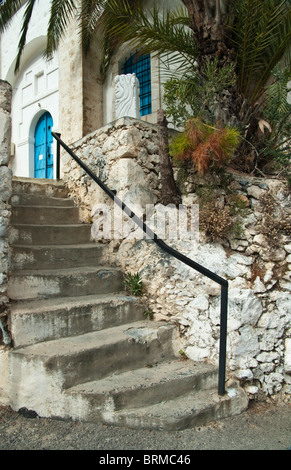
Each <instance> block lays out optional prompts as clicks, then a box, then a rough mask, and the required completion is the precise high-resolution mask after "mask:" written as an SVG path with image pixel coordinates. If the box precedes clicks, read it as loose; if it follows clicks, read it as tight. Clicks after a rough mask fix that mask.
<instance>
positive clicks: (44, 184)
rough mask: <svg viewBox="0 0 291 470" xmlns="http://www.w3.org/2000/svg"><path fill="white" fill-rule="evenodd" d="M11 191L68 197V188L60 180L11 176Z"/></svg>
mask: <svg viewBox="0 0 291 470" xmlns="http://www.w3.org/2000/svg"><path fill="white" fill-rule="evenodd" d="M12 191H13V193H15V194H23V193H25V194H37V195H46V196H48V197H58V198H67V197H68V189H67V187H66V186H65V184H64V182H63V181H61V180H59V181H57V180H50V179H37V178H24V177H13V179H12Z"/></svg>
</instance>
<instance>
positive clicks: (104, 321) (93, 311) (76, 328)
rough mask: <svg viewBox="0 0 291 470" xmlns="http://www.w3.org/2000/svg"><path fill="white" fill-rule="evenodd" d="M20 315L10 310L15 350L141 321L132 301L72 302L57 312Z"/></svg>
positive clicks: (37, 310) (37, 309)
mask: <svg viewBox="0 0 291 470" xmlns="http://www.w3.org/2000/svg"><path fill="white" fill-rule="evenodd" d="M34 309H35V310H34V311H32V312H31V311H29V307H27V308H26V311H27V313H23V310H21V306H20V307H18V310H19V312H17V310H16V311H14V310H13V309H12V313H11V314H12V335H13V339H14V346H15V347H17V348H20V347H23V346H27V345H31V344H35V343H39V342H43V341H50V340H54V339H59V338H66V337H70V336H76V335H81V334H85V333H90V332H92V331H99V330H102V329H105V328H111V327H113V326H118V325H123V324H126V323H130V322H133V321H138V320H141V319H142V317H143V312H144V307H143V306H142V305H139V304H137V302H136V301H135V300H134V299H127V298H124V299H122V298H121V299H115V300H112V301H108V302H106V301H105V300H104V301H103V302H101V301H100V302H98V303H97V302H96V300H95V299H92V300H91V301H90V300H88V302H87V304H85V303H83V302H82V303H80V302H78V301H77V299H76V301H75V303H73V302H71V303H69V304H66V305H64V303H62V305H61V306H59V307H58V308H57V307H56V308H54V309H53V308H52V307H51V309H50V307H49V306H47V307H45V306H41V305H40V306H39V307H38V304H37V305H36V306H35V307H34Z"/></svg>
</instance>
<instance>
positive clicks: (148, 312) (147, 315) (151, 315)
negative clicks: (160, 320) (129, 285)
mask: <svg viewBox="0 0 291 470" xmlns="http://www.w3.org/2000/svg"><path fill="white" fill-rule="evenodd" d="M143 315H144V317H145V318H147V319H148V320H153V319H154V312H153V311H152V310H151V309H150V308H148V309H147V310H146V311H145V312H144V313H143Z"/></svg>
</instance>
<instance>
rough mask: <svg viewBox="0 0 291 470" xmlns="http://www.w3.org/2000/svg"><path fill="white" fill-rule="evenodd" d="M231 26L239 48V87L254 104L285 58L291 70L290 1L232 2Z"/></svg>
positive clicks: (233, 0)
mask: <svg viewBox="0 0 291 470" xmlns="http://www.w3.org/2000/svg"><path fill="white" fill-rule="evenodd" d="M231 2H232V7H233V12H234V15H235V21H234V22H233V24H232V26H231V27H230V29H231V32H232V41H233V44H234V46H235V49H236V56H237V69H238V76H239V86H240V89H241V91H242V92H243V93H244V95H245V96H246V97H247V98H248V99H249V100H250V103H251V104H254V103H255V102H256V101H257V100H258V99H259V97H260V95H261V93H262V91H263V90H264V88H265V86H266V84H267V82H268V79H269V77H270V75H271V71H272V70H273V68H274V66H275V65H276V64H277V63H278V62H279V61H280V60H281V59H282V58H283V57H284V56H285V59H286V60H287V62H289V67H290V63H291V62H290V54H288V47H289V46H290V43H291V3H290V1H289V0H279V1H278V0H264V2H262V1H261V0H240V2H237V1H235V0H231Z"/></svg>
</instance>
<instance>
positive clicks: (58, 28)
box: [46, 0, 78, 57]
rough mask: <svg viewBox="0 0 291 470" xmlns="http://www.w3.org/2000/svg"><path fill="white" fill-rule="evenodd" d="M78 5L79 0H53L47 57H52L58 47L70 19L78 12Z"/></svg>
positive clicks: (48, 31)
mask: <svg viewBox="0 0 291 470" xmlns="http://www.w3.org/2000/svg"><path fill="white" fill-rule="evenodd" d="M77 6H78V1H77V0H52V4H51V11H50V20H49V25H48V30H47V49H46V56H47V57H50V56H51V55H52V54H53V52H54V51H56V49H57V48H58V45H59V42H60V39H61V38H62V37H63V35H64V33H65V31H66V28H67V26H68V23H69V21H70V20H71V18H72V17H73V15H74V14H76V13H77Z"/></svg>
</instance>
